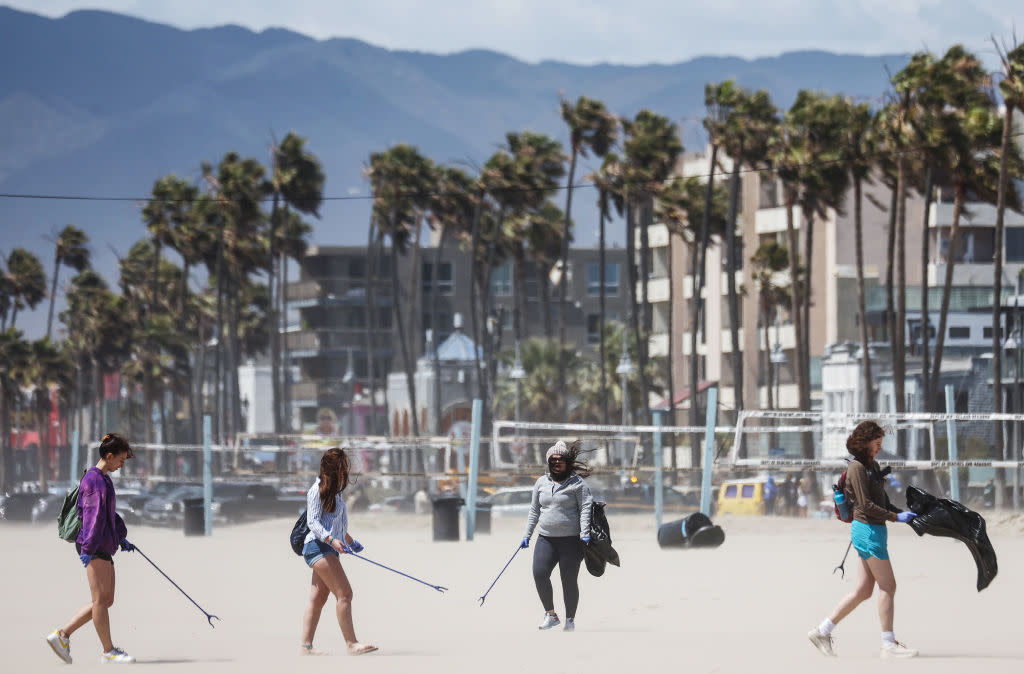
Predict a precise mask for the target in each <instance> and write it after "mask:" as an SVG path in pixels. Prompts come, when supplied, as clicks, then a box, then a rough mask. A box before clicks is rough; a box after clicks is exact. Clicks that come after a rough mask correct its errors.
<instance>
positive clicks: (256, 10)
mask: <svg viewBox="0 0 1024 674" xmlns="http://www.w3.org/2000/svg"><path fill="white" fill-rule="evenodd" d="M6 4H8V5H10V6H12V7H15V8H18V9H22V10H25V11H30V12H35V13H37V14H43V15H46V16H50V17H60V16H63V15H64V14H66V13H67V12H69V11H73V10H76V9H106V10H110V11H115V12H119V13H123V14H128V15H132V16H136V17H139V18H143V19H148V20H152V21H156V22H159V23H168V24H171V25H174V26H177V27H180V28H186V29H187V28H198V27H210V26H218V25H224V24H237V25H242V26H245V27H248V28H251V29H253V30H257V31H259V30H263V29H265V28H268V27H283V28H289V29H291V30H294V31H296V32H299V33H302V34H305V35H309V36H312V37H315V38H317V39H329V38H332V37H351V38H357V39H360V40H363V41H366V42H369V43H371V44H374V45H377V46H381V47H386V48H389V49H401V50H415V51H426V52H431V53H439V54H447V53H452V52H458V51H463V50H466V49H476V48H485V49H490V50H494V51H498V52H502V53H505V54H508V55H510V56H514V57H516V58H519V59H521V60H523V61H527V62H531V63H536V62H539V61H543V60H557V61H566V62H570V63H578V64H594V63H616V64H630V65H640V64H649V63H676V62H679V61H685V60H688V59H690V58H694V57H696V56H705V55H733V56H742V57H748V58H751V57H761V56H774V55H777V54H780V53H782V52H785V51H793V50H800V49H825V50H828V51H833V52H840V53H853V54H881V53H893V52H911V51H916V50H919V49H925V48H927V49H931V50H933V51H935V50H944V49H945V48H947V47H948V46H949V45H950V44H954V43H958V42H959V43H962V44H964V45H965V46H966V47H968V48H969V49H971V50H972V51H975V53H979V54H982V53H985V54H986V55H987V56H988V58H986V61H989V60H991V61H993V62H994V60H995V50H994V48H993V46H992V43H991V38H992V37H993V36H995V37H996V38H998V39H1000V40H1007V41H1008V40H1010V39H1011V38H1012V37H1013V34H1014V30H1015V29H1016V30H1017V31H1018V35H1019V36H1021V37H1024V2H1021V1H1020V0H973V1H972V2H964V0H774V1H773V2H764V0H714V1H712V2H707V1H706V0H701V1H700V2H694V1H693V0H632V1H631V2H630V3H628V4H627V3H625V2H623V1H622V0H554V1H552V0H513V1H511V2H510V1H509V0H440V1H438V0H432V1H429V2H428V1H425V0H373V2H367V1H366V0H360V1H359V2H353V1H352V0H290V1H289V2H288V3H286V4H285V3H281V2H280V1H279V0H219V1H218V2H210V1H209V0H92V1H90V2H75V1H73V0H31V1H30V2H24V1H17V0H16V1H14V2H10V1H8V2H7V3H6ZM282 7H286V8H287V9H286V10H284V11H282ZM627 8H628V9H627Z"/></svg>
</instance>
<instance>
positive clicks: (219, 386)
mask: <svg viewBox="0 0 1024 674" xmlns="http://www.w3.org/2000/svg"><path fill="white" fill-rule="evenodd" d="M216 349H217V350H216V351H215V352H214V355H213V370H214V408H215V413H214V418H213V437H214V442H216V443H218V444H220V443H221V441H222V439H223V432H224V397H223V393H222V392H223V383H224V380H223V377H222V375H221V371H222V365H223V363H222V360H223V355H224V224H223V223H221V226H220V237H219V238H218V240H217V339H216Z"/></svg>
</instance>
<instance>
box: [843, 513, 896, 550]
mask: <svg viewBox="0 0 1024 674" xmlns="http://www.w3.org/2000/svg"><path fill="white" fill-rule="evenodd" d="M850 540H851V541H853V547H854V549H856V550H857V554H858V555H860V558H861V559H867V558H868V557H876V558H878V559H889V531H888V529H886V528H885V525H884V524H865V523H864V522H859V521H857V520H854V521H853V525H852V526H851V527H850Z"/></svg>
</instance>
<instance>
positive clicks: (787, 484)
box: [782, 475, 796, 517]
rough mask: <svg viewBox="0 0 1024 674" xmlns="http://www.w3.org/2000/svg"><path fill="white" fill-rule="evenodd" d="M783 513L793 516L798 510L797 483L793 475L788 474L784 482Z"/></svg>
mask: <svg viewBox="0 0 1024 674" xmlns="http://www.w3.org/2000/svg"><path fill="white" fill-rule="evenodd" d="M782 506H783V510H782V514H783V515H786V516H787V517H792V516H793V515H794V514H795V512H796V483H795V482H794V481H793V476H792V475H787V476H786V480H785V481H784V482H783V483H782Z"/></svg>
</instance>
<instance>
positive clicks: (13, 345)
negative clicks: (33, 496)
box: [0, 328, 32, 493]
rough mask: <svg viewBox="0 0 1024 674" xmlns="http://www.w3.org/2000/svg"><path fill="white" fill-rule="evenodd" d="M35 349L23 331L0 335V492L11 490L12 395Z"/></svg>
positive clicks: (15, 391) (9, 330) (5, 331)
mask: <svg viewBox="0 0 1024 674" xmlns="http://www.w3.org/2000/svg"><path fill="white" fill-rule="evenodd" d="M31 355H32V349H31V347H30V345H29V343H28V342H27V341H25V336H24V334H23V333H22V332H21V331H20V330H15V329H14V328H7V329H6V330H4V331H3V332H0V362H2V363H3V364H4V366H3V367H2V368H0V434H3V442H0V493H6V492H7V490H8V487H9V486H10V485H9V482H8V478H9V476H8V469H9V468H10V467H11V464H12V454H11V452H12V447H11V443H10V442H9V440H10V437H11V420H10V419H11V417H10V411H11V396H12V395H16V394H17V387H18V385H19V384H20V383H21V381H22V379H23V377H22V373H23V372H24V371H25V370H26V369H27V368H28V366H29V362H30V360H31Z"/></svg>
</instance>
